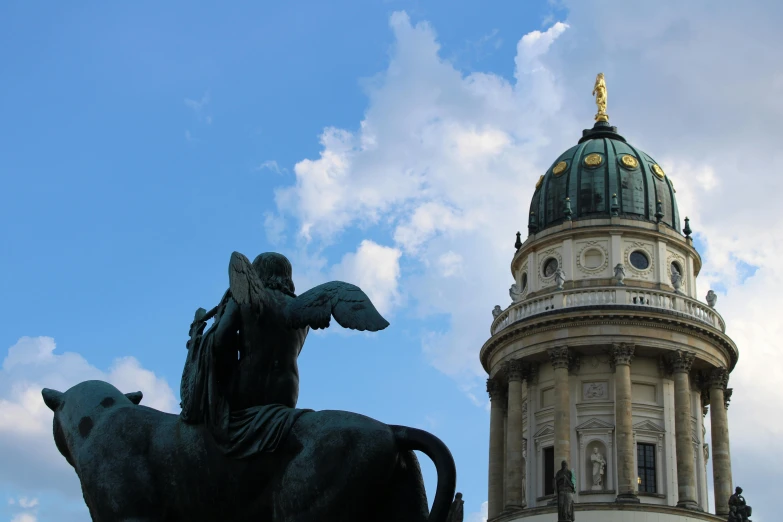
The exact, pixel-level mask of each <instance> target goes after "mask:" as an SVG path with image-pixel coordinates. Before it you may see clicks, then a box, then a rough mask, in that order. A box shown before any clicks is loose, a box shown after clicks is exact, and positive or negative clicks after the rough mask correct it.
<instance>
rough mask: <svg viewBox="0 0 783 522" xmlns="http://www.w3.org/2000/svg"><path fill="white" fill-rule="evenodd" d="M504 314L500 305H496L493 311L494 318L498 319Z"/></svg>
mask: <svg viewBox="0 0 783 522" xmlns="http://www.w3.org/2000/svg"><path fill="white" fill-rule="evenodd" d="M502 313H503V310H502V309H501V308H500V305H495V308H493V309H492V318H493V319H497V317H498V316H499V315H500V314H502Z"/></svg>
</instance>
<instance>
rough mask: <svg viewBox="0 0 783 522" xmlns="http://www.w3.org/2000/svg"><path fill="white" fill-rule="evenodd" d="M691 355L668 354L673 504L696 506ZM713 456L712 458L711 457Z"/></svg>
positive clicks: (696, 507) (679, 352)
mask: <svg viewBox="0 0 783 522" xmlns="http://www.w3.org/2000/svg"><path fill="white" fill-rule="evenodd" d="M693 357H694V355H693V354H692V353H690V352H685V351H682V350H677V352H675V353H673V354H671V355H670V356H669V363H670V364H671V367H672V372H673V374H674V375H673V378H674V435H675V445H676V449H677V497H678V500H677V506H678V507H684V508H689V509H698V503H697V502H696V498H697V497H696V470H695V469H694V464H693V459H694V455H693V441H692V439H691V436H692V435H691V431H692V426H691V416H692V415H691V383H690V377H689V375H688V374H689V372H690V371H691V366H692V365H693ZM713 458H714V457H713Z"/></svg>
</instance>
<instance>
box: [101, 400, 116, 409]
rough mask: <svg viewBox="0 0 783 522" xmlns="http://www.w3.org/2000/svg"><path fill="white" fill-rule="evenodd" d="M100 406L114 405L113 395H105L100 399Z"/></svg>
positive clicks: (108, 406)
mask: <svg viewBox="0 0 783 522" xmlns="http://www.w3.org/2000/svg"><path fill="white" fill-rule="evenodd" d="M101 406H103V407H104V408H111V407H112V406H114V398H113V397H106V398H105V399H103V400H102V401H101Z"/></svg>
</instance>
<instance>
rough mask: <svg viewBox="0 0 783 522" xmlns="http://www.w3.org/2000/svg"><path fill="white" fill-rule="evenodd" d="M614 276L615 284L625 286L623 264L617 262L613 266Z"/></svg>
mask: <svg viewBox="0 0 783 522" xmlns="http://www.w3.org/2000/svg"><path fill="white" fill-rule="evenodd" d="M614 278H615V279H616V280H617V286H625V283H623V279H625V265H624V264H622V263H617V265H615V267H614Z"/></svg>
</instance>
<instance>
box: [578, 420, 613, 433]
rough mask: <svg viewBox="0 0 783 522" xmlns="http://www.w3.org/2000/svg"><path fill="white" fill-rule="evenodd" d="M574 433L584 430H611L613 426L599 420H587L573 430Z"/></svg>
mask: <svg viewBox="0 0 783 522" xmlns="http://www.w3.org/2000/svg"><path fill="white" fill-rule="evenodd" d="M574 429H575V430H576V431H584V430H613V429H614V424H609V423H608V422H605V421H602V420H601V419H596V418H592V419H588V420H586V421H585V422H583V423H582V424H580V425H579V426H577V427H576V428H574Z"/></svg>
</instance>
